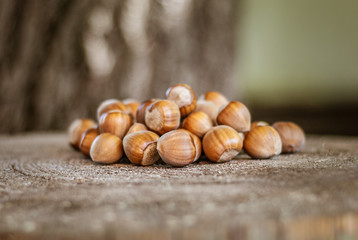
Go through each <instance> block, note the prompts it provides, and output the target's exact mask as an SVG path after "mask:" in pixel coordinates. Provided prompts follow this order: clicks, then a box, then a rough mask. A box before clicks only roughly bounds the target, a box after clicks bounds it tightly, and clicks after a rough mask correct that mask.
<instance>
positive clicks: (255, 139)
mask: <svg viewBox="0 0 358 240" xmlns="http://www.w3.org/2000/svg"><path fill="white" fill-rule="evenodd" d="M281 148H282V143H281V138H280V135H279V134H278V132H277V131H276V130H275V129H274V128H273V127H271V126H258V127H255V128H254V129H252V130H251V131H250V132H249V133H248V134H247V135H246V137H245V140H244V149H245V152H246V153H247V154H248V155H250V156H251V157H252V158H270V157H273V156H275V155H279V154H280V153H281Z"/></svg>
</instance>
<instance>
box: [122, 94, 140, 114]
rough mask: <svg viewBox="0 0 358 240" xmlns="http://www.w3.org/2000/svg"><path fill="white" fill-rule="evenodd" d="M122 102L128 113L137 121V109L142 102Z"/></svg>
mask: <svg viewBox="0 0 358 240" xmlns="http://www.w3.org/2000/svg"><path fill="white" fill-rule="evenodd" d="M122 102H123V104H124V106H126V108H127V111H128V112H130V113H131V114H132V116H133V118H134V119H136V114H137V109H138V107H139V105H140V102H138V101H137V100H135V99H131V98H127V99H124V100H123V101H122Z"/></svg>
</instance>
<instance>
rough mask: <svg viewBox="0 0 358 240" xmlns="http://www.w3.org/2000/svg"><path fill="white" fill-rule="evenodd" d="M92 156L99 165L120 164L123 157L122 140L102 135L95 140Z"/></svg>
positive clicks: (109, 135)
mask: <svg viewBox="0 0 358 240" xmlns="http://www.w3.org/2000/svg"><path fill="white" fill-rule="evenodd" d="M90 156H91V159H92V160H93V161H94V162H97V163H103V164H111V163H115V162H118V161H119V160H120V159H121V158H122V156H123V145H122V140H121V139H120V138H119V137H117V136H116V135H113V134H110V133H102V134H100V135H98V136H97V137H96V138H95V139H94V141H93V143H92V146H91V149H90Z"/></svg>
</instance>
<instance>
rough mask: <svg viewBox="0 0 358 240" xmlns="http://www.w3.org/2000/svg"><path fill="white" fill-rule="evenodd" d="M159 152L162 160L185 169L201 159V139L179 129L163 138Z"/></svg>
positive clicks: (161, 138) (158, 148)
mask: <svg viewBox="0 0 358 240" xmlns="http://www.w3.org/2000/svg"><path fill="white" fill-rule="evenodd" d="M157 150H158V153H159V155H160V157H161V158H162V160H163V161H164V162H165V163H167V164H169V165H172V166H175V167H183V166H185V165H188V164H191V163H192V162H194V161H196V160H197V159H199V157H200V155H201V142H200V139H199V138H198V137H197V136H195V135H194V134H192V133H191V132H189V131H187V130H185V129H177V130H173V131H171V132H168V133H166V134H164V135H163V136H161V137H160V138H159V140H158V143H157Z"/></svg>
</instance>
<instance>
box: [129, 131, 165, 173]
mask: <svg viewBox="0 0 358 240" xmlns="http://www.w3.org/2000/svg"><path fill="white" fill-rule="evenodd" d="M158 139H159V136H158V135H157V134H155V133H154V132H151V131H147V130H143V131H139V132H134V133H131V134H128V135H126V136H125V137H124V139H123V148H124V152H125V153H126V156H127V158H128V159H129V161H131V162H132V163H133V164H136V165H142V166H148V165H152V164H153V163H155V162H156V161H158V160H159V154H158V151H157V140H158Z"/></svg>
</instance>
